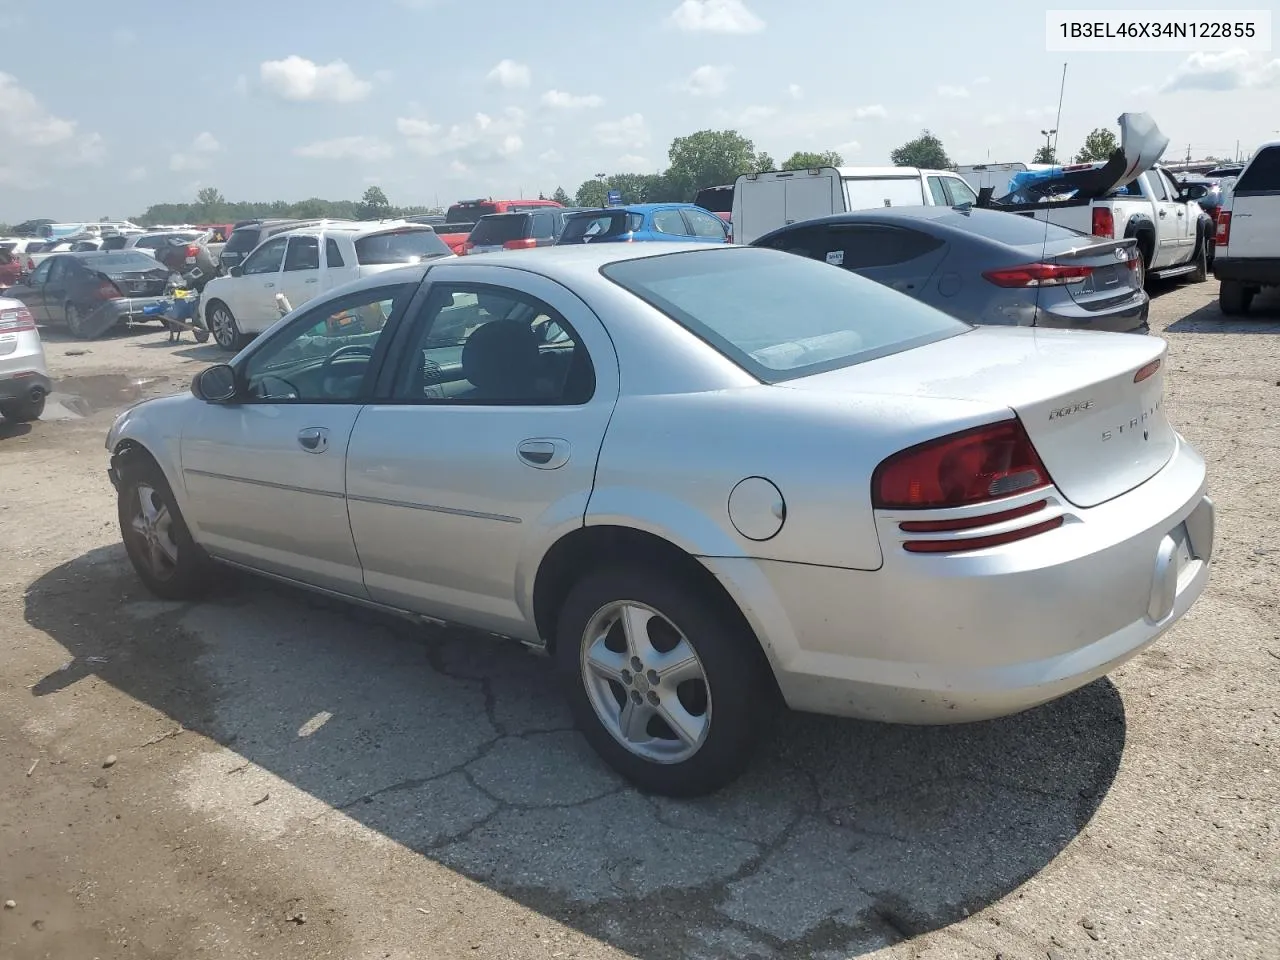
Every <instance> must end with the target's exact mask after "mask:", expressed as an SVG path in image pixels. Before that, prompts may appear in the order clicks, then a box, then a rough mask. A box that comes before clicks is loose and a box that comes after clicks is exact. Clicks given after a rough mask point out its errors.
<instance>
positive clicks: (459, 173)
mask: <svg viewBox="0 0 1280 960" xmlns="http://www.w3.org/2000/svg"><path fill="white" fill-rule="evenodd" d="M469 176H471V168H470V167H468V166H467V165H466V164H465V163H460V162H459V161H457V160H454V161H453V162H452V163H450V164H449V173H448V177H449V179H450V180H461V179H462V178H463V177H469Z"/></svg>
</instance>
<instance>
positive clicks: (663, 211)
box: [557, 203, 729, 246]
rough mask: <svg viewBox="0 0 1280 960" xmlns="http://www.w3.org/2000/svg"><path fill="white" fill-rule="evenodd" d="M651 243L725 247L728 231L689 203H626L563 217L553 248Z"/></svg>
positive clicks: (713, 217) (724, 224)
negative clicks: (559, 246)
mask: <svg viewBox="0 0 1280 960" xmlns="http://www.w3.org/2000/svg"><path fill="white" fill-rule="evenodd" d="M654 240H658V241H662V240H666V241H671V240H678V241H684V242H685V243H690V242H692V243H699V242H700V243H728V242H729V230H728V225H727V224H726V223H725V222H724V221H723V220H721V219H720V218H719V217H717V216H716V215H715V214H712V213H708V212H707V211H706V210H703V209H702V208H701V207H699V206H697V205H695V204H692V203H630V204H627V205H625V206H621V207H604V208H601V209H599V210H588V211H584V212H582V213H575V214H573V215H572V216H569V217H566V218H565V224H564V231H563V232H562V233H561V234H560V239H559V240H558V241H557V246H558V245H560V244H564V243H635V242H640V241H654Z"/></svg>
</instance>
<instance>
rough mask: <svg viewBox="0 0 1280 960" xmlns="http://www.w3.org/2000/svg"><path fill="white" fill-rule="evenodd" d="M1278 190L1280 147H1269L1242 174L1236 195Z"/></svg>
mask: <svg viewBox="0 0 1280 960" xmlns="http://www.w3.org/2000/svg"><path fill="white" fill-rule="evenodd" d="M1276 190H1280V147H1267V148H1266V149H1265V150H1263V151H1262V152H1261V153H1259V154H1258V155H1257V156H1256V157H1254V158H1253V160H1252V161H1251V162H1250V163H1249V166H1247V167H1245V169H1244V173H1242V174H1240V179H1239V180H1237V181H1236V185H1235V193H1236V194H1237V195H1239V194H1242V193H1264V192H1271V191H1276Z"/></svg>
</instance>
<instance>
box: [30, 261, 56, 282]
mask: <svg viewBox="0 0 1280 960" xmlns="http://www.w3.org/2000/svg"><path fill="white" fill-rule="evenodd" d="M52 269H53V261H52V260H46V261H45V262H44V263H42V264H40V266H38V267H36V268H35V270H33V271H32V273H31V283H32V284H33V285H39V284H42V283H48V282H49V271H50V270H52Z"/></svg>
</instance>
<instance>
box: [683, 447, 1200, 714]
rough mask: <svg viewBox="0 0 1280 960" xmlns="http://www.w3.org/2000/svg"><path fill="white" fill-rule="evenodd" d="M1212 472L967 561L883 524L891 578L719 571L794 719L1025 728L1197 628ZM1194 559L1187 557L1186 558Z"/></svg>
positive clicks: (1196, 468)
mask: <svg viewBox="0 0 1280 960" xmlns="http://www.w3.org/2000/svg"><path fill="white" fill-rule="evenodd" d="M1206 493H1207V480H1206V472H1205V464H1204V460H1203V459H1202V458H1201V457H1200V455H1199V454H1198V453H1197V452H1196V451H1195V450H1194V449H1193V448H1192V447H1190V446H1189V445H1188V444H1187V443H1186V441H1184V440H1182V439H1181V438H1179V444H1178V448H1177V450H1176V451H1175V453H1174V456H1173V457H1172V458H1171V459H1170V461H1169V462H1168V463H1167V464H1166V465H1165V467H1164V468H1163V469H1162V470H1161V471H1160V472H1159V473H1157V474H1156V475H1155V476H1153V477H1151V478H1150V479H1149V480H1147V481H1146V482H1145V483H1143V484H1141V485H1140V486H1139V487H1137V488H1135V489H1134V490H1131V491H1129V492H1128V493H1126V494H1123V495H1121V496H1119V497H1117V498H1115V499H1113V500H1111V501H1109V502H1107V503H1104V504H1101V505H1099V506H1097V507H1092V508H1089V509H1080V508H1077V507H1074V506H1072V505H1070V504H1069V503H1067V502H1066V501H1065V500H1063V499H1062V498H1060V497H1059V498H1057V503H1056V504H1055V509H1060V510H1061V512H1062V513H1063V514H1064V516H1065V517H1066V522H1065V523H1064V524H1063V526H1061V527H1060V528H1058V529H1056V530H1051V531H1049V532H1046V533H1042V534H1039V535H1037V536H1034V537H1030V538H1028V539H1026V540H1022V541H1018V542H1016V543H1012V544H1007V545H1005V546H1002V547H993V548H990V549H987V550H976V551H973V552H972V553H968V554H950V555H946V554H936V555H926V554H911V553H908V552H906V551H905V550H903V549H901V548H900V546H899V544H898V543H897V541H898V540H900V539H902V537H903V535H902V534H901V533H900V532H899V531H898V530H897V526H896V520H893V519H891V518H879V520H878V525H879V527H880V538H881V542H882V543H883V544H884V548H885V550H884V565H883V566H882V567H881V569H879V570H877V571H854V570H845V569H836V568H831V567H818V566H806V565H803V564H793V563H784V562H779V561H760V560H753V559H747V558H728V559H720V558H704V559H703V563H704V564H705V565H706V566H707V567H708V568H709V569H710V570H711V571H712V572H713V573H714V574H715V575H716V576H717V578H718V579H720V581H721V582H722V583H724V584H725V586H726V589H728V590H729V592H730V594H731V595H732V596H733V597H734V599H735V600H736V601H737V602H738V604H739V606H740V607H741V609H742V610H743V612H744V613H745V615H746V616H747V619H748V620H749V621H750V623H751V624H752V626H753V628H754V629H755V631H756V634H757V636H759V637H760V638H761V639H762V641H763V642H764V644H765V647H766V650H767V651H768V653H769V656H770V660H771V662H772V664H773V667H774V672H775V676H776V677H777V679H778V684H779V687H780V688H781V690H782V693H783V696H784V698H785V699H786V701H787V703H788V704H789V705H790V706H792V707H793V708H795V709H799V710H806V711H812V712H815V713H824V714H834V715H839V716H852V717H862V718H866V719H873V720H882V721H889V722H894V723H911V724H948V723H961V722H969V721H974V720H983V719H989V718H992V717H999V716H1006V715H1009V714H1013V713H1018V712H1021V711H1023V710H1026V709H1029V708H1031V707H1035V706H1038V705H1039V704H1042V703H1046V702H1048V701H1050V700H1054V699H1056V698H1058V697H1060V696H1062V695H1064V694H1066V693H1069V692H1071V691H1072V690H1075V689H1077V688H1079V687H1082V686H1084V685H1085V684H1088V683H1090V682H1092V681H1094V680H1096V679H1097V678H1099V677H1101V676H1104V675H1105V674H1107V673H1108V672H1109V671H1111V670H1112V669H1114V668H1115V667H1116V666H1118V665H1119V664H1121V663H1123V662H1125V661H1126V660H1128V659H1130V658H1132V657H1133V656H1135V655H1136V654H1138V653H1139V652H1140V651H1142V650H1143V649H1144V648H1145V647H1147V646H1148V645H1150V644H1151V643H1153V642H1154V641H1155V640H1156V639H1157V638H1159V637H1160V636H1161V635H1162V634H1163V633H1164V632H1165V631H1167V630H1168V629H1169V628H1170V627H1172V626H1173V625H1174V624H1175V623H1177V621H1178V620H1179V619H1181V618H1182V617H1183V615H1185V614H1186V612H1187V611H1188V610H1189V609H1190V608H1191V606H1192V604H1193V603H1195V601H1196V599H1197V598H1198V597H1199V596H1200V594H1201V593H1202V592H1203V591H1204V588H1205V586H1206V584H1207V583H1208V580H1209V571H1210V559H1211V557H1212V550H1213V537H1214V508H1213V503H1212V501H1211V500H1210V499H1209V498H1208V496H1207V495H1206ZM1184 545H1185V550H1184Z"/></svg>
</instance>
